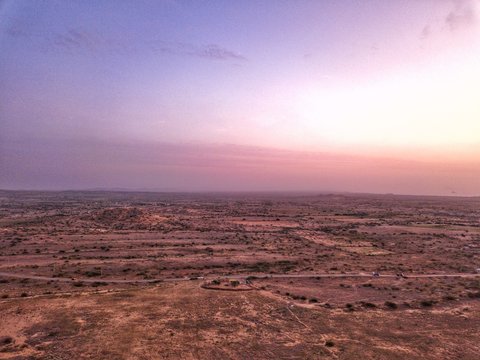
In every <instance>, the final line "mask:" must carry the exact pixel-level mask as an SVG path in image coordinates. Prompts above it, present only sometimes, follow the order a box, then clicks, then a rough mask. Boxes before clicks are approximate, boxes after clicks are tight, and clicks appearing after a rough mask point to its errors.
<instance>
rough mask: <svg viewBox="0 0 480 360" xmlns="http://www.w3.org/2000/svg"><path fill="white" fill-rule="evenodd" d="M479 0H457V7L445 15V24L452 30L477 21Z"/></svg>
mask: <svg viewBox="0 0 480 360" xmlns="http://www.w3.org/2000/svg"><path fill="white" fill-rule="evenodd" d="M478 5H479V1H478V0H457V1H455V8H454V9H453V10H452V11H450V12H449V13H448V15H447V16H446V17H445V24H446V25H447V26H448V28H449V29H450V30H451V31H455V30H458V29H460V28H462V27H466V26H471V25H474V24H475V23H477V21H478V14H477V6H478Z"/></svg>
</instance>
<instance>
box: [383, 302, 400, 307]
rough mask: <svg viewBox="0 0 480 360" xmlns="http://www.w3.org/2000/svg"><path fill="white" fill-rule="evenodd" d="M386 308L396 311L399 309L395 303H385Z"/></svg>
mask: <svg viewBox="0 0 480 360" xmlns="http://www.w3.org/2000/svg"><path fill="white" fill-rule="evenodd" d="M385 306H386V307H387V308H389V309H396V308H398V305H397V304H395V303H394V302H392V301H385Z"/></svg>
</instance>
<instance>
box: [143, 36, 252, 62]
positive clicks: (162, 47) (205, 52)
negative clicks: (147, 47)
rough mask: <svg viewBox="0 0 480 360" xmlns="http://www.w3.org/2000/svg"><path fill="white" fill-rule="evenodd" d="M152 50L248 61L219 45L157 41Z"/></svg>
mask: <svg viewBox="0 0 480 360" xmlns="http://www.w3.org/2000/svg"><path fill="white" fill-rule="evenodd" d="M151 49H152V51H154V52H157V53H163V54H170V55H183V56H194V57H201V58H206V59H211V60H241V61H245V60H247V58H246V57H244V56H243V55H241V54H238V53H236V52H234V51H232V50H229V49H226V48H224V47H222V46H220V45H217V44H209V45H203V46H197V45H194V44H190V43H180V42H167V41H156V42H152V43H151Z"/></svg>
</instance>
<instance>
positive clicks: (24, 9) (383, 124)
mask: <svg viewBox="0 0 480 360" xmlns="http://www.w3.org/2000/svg"><path fill="white" fill-rule="evenodd" d="M0 54H1V55H0V188H3V189H45V190H63V189H94V188H105V189H111V188H124V189H132V190H135V189H143V190H165V191H347V192H370V193H396V194H427V195H466V196H472V195H475V196H476V195H480V91H479V84H480V0H396V1H383V0H364V1H354V0H325V1H300V0H298V1H293V0H292V1H287V0H275V1H273V0H272V1H267V0H264V1H248V0H245V1H226V0H225V1H201V0H197V1H181V0H165V1H142V0H137V1H126V0H121V1H113V0H112V1H102V0H99V1H93V0H92V1H88V0H86V1H75V0H71V1H63V0H62V1H60V0H58V1H56V0H49V1H42V0H39V1H23V0H0Z"/></svg>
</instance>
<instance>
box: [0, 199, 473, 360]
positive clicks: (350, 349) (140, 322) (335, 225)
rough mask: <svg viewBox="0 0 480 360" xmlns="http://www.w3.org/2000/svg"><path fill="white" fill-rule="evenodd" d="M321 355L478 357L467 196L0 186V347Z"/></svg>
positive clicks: (99, 355) (48, 354) (41, 351)
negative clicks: (20, 189) (14, 188)
mask: <svg viewBox="0 0 480 360" xmlns="http://www.w3.org/2000/svg"><path fill="white" fill-rule="evenodd" d="M323 358H332V359H479V358H480V198H460V197H416V196H395V195H354V194H275V193H270V194H268V193H265V194H260V193H256V194H241V193H236V194H227V193H218V194H206V193H205V194H180V193H178V194H175V193H149V192H142V193H141V192H137V193H133V192H131V193H127V192H103V191H91V192H26V191H23V192H13V191H0V359H17V360H19V359H52V360H53V359H323Z"/></svg>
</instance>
